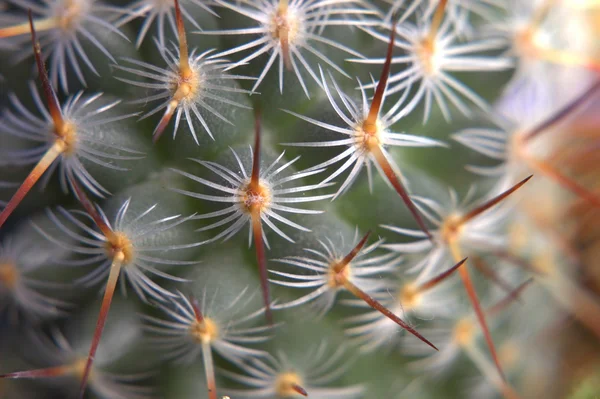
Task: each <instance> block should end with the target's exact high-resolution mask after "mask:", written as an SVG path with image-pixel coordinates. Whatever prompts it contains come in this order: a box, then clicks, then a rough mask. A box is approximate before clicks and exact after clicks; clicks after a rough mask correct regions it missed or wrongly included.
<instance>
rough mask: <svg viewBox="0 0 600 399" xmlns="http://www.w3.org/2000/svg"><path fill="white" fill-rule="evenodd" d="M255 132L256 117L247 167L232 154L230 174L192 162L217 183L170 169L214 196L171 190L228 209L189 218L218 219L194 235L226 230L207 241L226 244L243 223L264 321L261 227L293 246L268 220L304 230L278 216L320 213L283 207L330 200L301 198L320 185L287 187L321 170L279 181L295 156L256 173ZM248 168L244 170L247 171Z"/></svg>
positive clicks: (266, 295) (265, 295) (267, 302)
mask: <svg viewBox="0 0 600 399" xmlns="http://www.w3.org/2000/svg"><path fill="white" fill-rule="evenodd" d="M260 130H261V126H260V116H259V115H257V116H256V126H255V142H254V151H253V150H252V148H250V158H252V166H251V168H247V167H246V166H244V164H243V163H242V160H241V159H240V157H239V155H238V154H237V153H236V152H235V151H234V150H232V153H233V156H234V158H235V161H236V163H237V166H238V167H239V169H238V170H237V171H234V170H231V169H229V168H227V167H225V166H223V165H220V164H218V163H215V162H209V161H201V160H194V161H195V162H197V163H198V164H200V165H201V166H203V167H205V168H207V169H208V170H209V171H211V172H212V173H214V174H215V175H216V176H217V177H218V180H217V182H215V181H212V180H208V179H205V178H202V177H200V176H195V175H193V174H190V173H187V172H184V171H181V170H174V171H175V172H177V173H179V174H181V175H183V176H185V177H187V178H189V179H191V180H193V181H195V182H197V183H200V184H201V185H203V186H205V187H208V188H209V189H212V190H213V191H216V192H217V193H218V195H209V194H203V193H197V192H193V191H188V190H181V189H174V191H176V192H178V193H181V194H184V195H187V196H190V197H192V198H198V199H201V200H205V201H211V202H217V203H226V204H231V205H229V206H227V207H225V208H223V209H221V210H218V211H215V212H210V213H205V214H201V215H197V216H194V218H195V219H213V218H219V220H218V221H216V222H214V223H212V224H209V225H208V226H205V227H203V228H201V229H199V230H200V231H205V230H212V229H214V228H217V227H221V226H225V225H229V226H228V227H227V228H225V229H224V230H223V231H221V232H220V233H218V234H217V235H215V236H214V237H213V238H212V239H211V240H210V241H216V240H219V239H223V240H228V239H230V238H231V237H233V236H234V235H235V234H237V233H238V232H239V231H240V230H241V229H242V228H243V227H244V226H246V225H247V224H249V225H250V232H249V237H248V242H249V245H251V244H252V241H253V240H254V245H255V247H256V257H257V263H258V267H259V272H260V278H261V284H262V290H263V299H264V304H265V307H266V308H267V312H266V314H267V317H268V318H269V319H270V318H271V314H270V302H271V300H270V294H269V286H268V281H267V266H266V258H265V252H264V246H265V245H266V246H267V248H269V242H268V240H267V237H266V235H265V233H264V229H263V223H264V224H265V225H267V226H268V227H269V228H270V229H271V230H273V231H274V232H275V233H276V234H277V235H279V236H280V237H282V238H284V239H286V240H288V241H290V242H294V241H293V240H292V238H290V237H289V236H288V235H287V234H285V233H284V232H283V231H282V230H281V229H280V228H279V227H278V226H277V225H275V223H274V222H273V221H272V219H273V220H276V221H277V222H280V223H281V224H283V225H286V226H288V227H292V228H294V229H298V230H301V231H310V230H309V229H307V228H306V227H303V226H301V225H300V224H298V223H296V222H294V221H292V220H290V219H288V218H287V217H285V216H282V215H281V213H282V212H285V213H292V214H296V215H317V214H321V213H323V211H319V210H312V209H302V208H296V207H291V206H288V205H287V204H298V203H305V202H313V201H319V200H323V199H327V198H331V196H332V195H331V194H324V195H306V193H307V192H309V191H312V190H316V189H320V188H322V187H324V185H322V184H311V185H304V186H293V185H288V183H295V182H296V181H297V180H299V179H302V178H304V177H307V176H312V175H314V174H317V173H320V172H322V170H321V169H318V170H311V171H300V172H296V173H292V174H288V175H287V176H285V177H282V174H283V172H284V171H285V170H286V169H288V168H290V167H291V166H292V165H293V164H294V163H295V162H296V161H297V160H298V159H299V158H300V157H296V158H294V159H292V160H291V161H287V162H283V163H281V160H282V159H283V156H284V154H285V153H282V154H281V155H279V156H278V157H277V158H276V159H275V161H273V162H272V163H271V164H270V165H268V166H267V167H266V168H261V167H260V151H261V149H260V137H261V133H260ZM248 169H250V171H249V172H248Z"/></svg>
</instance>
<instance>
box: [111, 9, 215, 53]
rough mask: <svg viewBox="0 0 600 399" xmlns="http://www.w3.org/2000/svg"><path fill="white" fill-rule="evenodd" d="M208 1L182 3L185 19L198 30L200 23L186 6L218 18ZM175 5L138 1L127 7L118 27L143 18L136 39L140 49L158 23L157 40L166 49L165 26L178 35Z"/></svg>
mask: <svg viewBox="0 0 600 399" xmlns="http://www.w3.org/2000/svg"><path fill="white" fill-rule="evenodd" d="M209 4H211V3H210V2H208V1H206V0H183V1H181V5H180V8H181V14H182V15H183V16H184V17H185V19H186V20H187V21H188V22H189V23H191V24H192V25H193V26H194V27H195V28H196V29H198V30H202V28H201V27H200V25H199V24H198V21H196V19H195V18H194V15H192V14H191V13H190V12H189V11H188V8H186V6H192V8H201V9H202V10H203V11H205V12H207V13H209V14H212V15H213V16H215V17H218V15H217V13H216V12H214V11H213V10H212V9H211V8H210V6H209ZM174 7H175V4H174V2H173V0H137V1H134V2H133V3H131V4H129V5H127V6H126V7H125V9H124V10H123V11H122V12H123V13H124V14H126V15H124V16H123V17H122V18H120V19H119V20H118V21H117V22H116V25H117V26H121V25H124V24H127V23H128V22H129V21H131V20H133V19H135V18H143V19H144V22H143V23H142V26H141V27H140V29H139V32H138V34H137V39H136V43H135V44H136V46H137V47H140V45H141V44H142V42H143V41H144V38H145V37H146V35H147V34H148V31H149V30H150V28H151V27H152V24H153V23H154V22H156V30H157V31H158V32H157V38H158V46H159V48H164V47H165V44H166V43H165V34H166V28H165V25H166V24H168V25H169V27H170V28H171V31H172V32H173V33H175V34H177V22H176V20H175V18H174V17H173V8H174Z"/></svg>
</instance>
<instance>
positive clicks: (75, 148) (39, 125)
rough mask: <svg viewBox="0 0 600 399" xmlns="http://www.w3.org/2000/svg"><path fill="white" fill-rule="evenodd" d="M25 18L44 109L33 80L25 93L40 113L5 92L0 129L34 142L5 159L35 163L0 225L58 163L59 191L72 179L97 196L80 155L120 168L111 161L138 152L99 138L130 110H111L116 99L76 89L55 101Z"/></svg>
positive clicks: (0, 218)
mask: <svg viewBox="0 0 600 399" xmlns="http://www.w3.org/2000/svg"><path fill="white" fill-rule="evenodd" d="M29 18H30V29H31V33H32V43H33V48H34V54H35V59H36V63H37V66H38V70H39V74H40V79H41V81H42V88H43V91H44V96H45V99H46V102H47V103H48V109H46V107H45V106H44V103H43V101H42V99H41V98H40V95H39V93H38V91H37V89H36V88H35V86H34V85H33V84H32V85H31V94H32V97H33V100H34V102H35V105H36V108H37V112H39V113H40V114H41V116H38V115H36V114H35V113H34V112H32V111H30V110H28V109H27V108H26V107H25V106H24V105H23V104H22V103H21V101H20V100H19V99H18V98H17V97H16V96H15V95H13V94H11V95H9V98H10V101H11V104H12V106H13V108H14V111H12V110H10V109H9V110H7V111H6V112H5V113H4V115H3V119H2V120H3V122H4V123H3V126H2V128H1V129H2V130H3V131H5V132H6V133H7V134H11V135H13V136H16V137H19V138H22V139H25V140H31V141H33V142H36V143H40V144H39V145H38V146H37V147H34V148H31V149H26V150H17V151H14V150H13V151H11V150H6V153H5V157H6V161H7V162H8V163H13V162H14V163H16V164H30V163H35V162H36V161H37V164H36V166H35V167H34V168H33V170H32V171H31V172H30V174H29V175H28V176H27V178H26V179H25V181H24V182H23V184H22V185H21V186H20V187H19V189H18V190H17V191H16V193H15V194H14V195H13V197H12V198H11V199H10V201H9V202H8V204H7V205H6V207H5V208H4V210H3V211H2V213H0V227H2V225H3V224H4V222H5V221H6V219H7V218H8V217H9V216H10V215H11V213H12V212H13V211H14V210H15V208H16V207H17V206H18V205H19V203H20V202H21V201H22V200H23V198H24V197H25V196H26V195H27V193H28V192H29V190H31V188H32V187H33V185H34V184H35V183H36V182H37V181H38V180H39V179H40V178H41V177H42V175H43V174H44V173H46V172H47V173H46V176H50V174H51V172H53V171H54V170H56V168H59V174H60V182H61V186H62V188H63V190H64V191H66V190H67V187H68V188H70V189H71V190H73V189H74V188H73V185H72V182H74V181H76V182H78V184H81V185H82V186H83V187H85V188H86V189H87V190H88V191H89V192H91V193H92V194H94V195H96V196H99V197H103V196H104V195H106V194H108V191H107V190H106V189H105V188H104V187H103V186H102V185H101V184H100V183H99V182H98V181H97V180H96V179H95V178H94V177H93V176H92V175H91V174H90V173H89V172H88V171H87V170H86V168H85V166H84V164H83V162H82V161H85V162H88V163H90V164H96V165H99V166H102V167H105V168H109V169H113V170H126V169H125V168H123V167H120V166H118V165H115V164H114V163H113V162H114V161H118V160H130V161H131V160H137V159H140V158H143V156H142V155H141V154H140V153H139V152H137V151H133V150H129V149H126V148H122V147H120V146H119V147H117V146H115V145H111V144H110V143H106V142H104V141H103V140H102V139H101V134H100V133H101V132H100V129H105V128H106V127H107V126H111V125H112V124H114V123H116V122H118V121H121V120H123V119H126V118H129V117H131V116H134V114H129V115H116V116H115V115H114V114H111V112H110V111H111V109H113V108H114V107H115V106H116V105H117V104H119V102H120V101H119V100H117V101H113V102H109V103H107V102H106V101H103V100H102V99H100V97H101V94H95V95H92V96H86V95H83V93H82V92H79V93H78V94H76V95H75V96H73V97H71V98H69V99H68V100H67V102H66V103H65V104H64V105H63V106H62V107H61V106H60V104H59V103H58V99H57V97H56V94H55V92H54V90H53V88H52V85H51V84H50V81H49V80H48V75H47V73H46V69H45V67H44V64H43V61H42V54H41V48H40V46H39V43H38V42H37V39H36V34H35V30H34V26H33V20H32V17H31V14H30V15H29ZM105 113H108V115H109V116H105ZM40 157H41V158H40ZM48 178H49V177H47V178H46V180H45V181H47V179H48Z"/></svg>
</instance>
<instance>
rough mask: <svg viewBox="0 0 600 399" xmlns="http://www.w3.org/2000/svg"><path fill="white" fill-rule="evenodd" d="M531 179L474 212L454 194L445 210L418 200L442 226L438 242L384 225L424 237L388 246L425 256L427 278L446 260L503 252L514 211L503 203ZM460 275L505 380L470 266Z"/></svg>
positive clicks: (422, 263)
mask: <svg viewBox="0 0 600 399" xmlns="http://www.w3.org/2000/svg"><path fill="white" fill-rule="evenodd" d="M531 177H532V176H529V177H527V178H526V179H524V180H522V181H521V182H519V183H517V184H516V185H514V186H513V187H511V188H509V189H508V190H506V191H504V192H502V193H501V194H499V195H497V196H495V197H492V198H489V199H487V200H486V201H484V202H483V203H481V204H480V205H478V206H476V207H473V208H472V209H471V210H470V211H465V210H464V209H461V208H464V207H465V204H462V206H460V205H459V203H458V200H457V197H456V195H455V194H454V193H453V192H451V193H450V199H451V201H450V207H444V206H443V205H442V204H440V203H439V202H437V201H435V200H432V199H429V198H415V200H417V201H418V202H417V203H418V204H420V209H421V211H422V212H423V214H424V215H425V216H426V217H427V219H428V220H429V221H430V222H432V223H433V224H434V225H436V226H438V227H437V229H436V230H434V231H433V236H434V237H435V239H434V240H433V241H432V240H429V239H426V238H425V236H424V234H423V233H422V232H420V231H418V230H412V229H405V228H400V227H394V226H388V225H383V226H382V227H384V228H387V229H389V230H391V231H394V232H397V233H400V234H402V235H405V236H409V237H419V238H421V239H420V240H417V241H414V242H409V243H400V244H386V245H385V247H386V248H388V249H390V250H392V251H396V252H400V253H401V254H406V253H413V254H423V255H424V257H423V259H422V260H421V261H420V262H418V263H417V265H415V266H414V268H415V269H417V270H422V271H421V273H423V274H424V275H425V276H431V275H433V274H434V269H435V268H436V267H439V265H440V264H446V263H447V262H445V263H444V261H446V260H448V259H453V260H454V262H459V261H461V260H462V259H464V257H465V255H466V256H471V254H472V253H474V254H482V253H483V254H488V253H490V252H491V253H492V254H493V253H494V252H495V251H498V250H499V249H500V250H501V249H503V246H504V244H505V237H504V236H503V235H502V234H501V230H500V227H501V226H502V222H504V221H506V216H507V214H508V212H510V211H512V209H511V208H510V207H509V206H507V203H503V201H504V200H505V199H506V198H507V197H508V196H510V195H511V194H512V193H514V192H515V191H517V190H518V189H519V188H520V187H522V186H523V185H524V184H525V183H526V182H527V181H528V180H529V179H530V178H531ZM469 197H470V195H467V196H466V199H467V200H470V199H471V198H469ZM498 205H499V206H498ZM458 272H459V274H460V277H461V279H462V282H463V285H464V287H465V290H466V292H467V294H468V297H469V300H470V302H471V305H472V307H473V310H474V311H475V314H476V316H477V319H478V322H479V325H480V326H481V329H482V331H483V334H484V337H485V340H486V343H487V345H488V348H489V350H490V353H491V355H492V358H493V360H494V363H495V364H496V368H497V371H498V373H499V375H500V376H502V378H503V373H502V369H501V367H500V363H499V360H498V356H497V353H496V349H495V346H494V343H493V341H492V337H491V334H490V331H489V328H488V325H487V322H486V319H485V315H484V313H483V310H482V309H481V305H480V304H479V299H478V297H477V292H476V291H475V287H474V285H473V282H472V280H471V277H470V274H469V271H468V269H467V268H466V267H461V268H459V269H458Z"/></svg>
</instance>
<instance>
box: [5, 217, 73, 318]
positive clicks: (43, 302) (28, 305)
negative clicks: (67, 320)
mask: <svg viewBox="0 0 600 399" xmlns="http://www.w3.org/2000/svg"><path fill="white" fill-rule="evenodd" d="M28 233H31V231H28V230H26V229H24V228H21V229H19V230H18V231H16V232H13V233H11V234H10V235H7V236H5V237H4V238H3V240H2V242H0V315H5V314H6V315H7V316H8V320H9V321H15V322H19V321H20V319H21V318H23V319H24V321H29V322H31V321H35V322H38V321H39V320H46V319H49V318H56V317H60V316H65V315H66V314H67V312H68V311H69V310H70V309H71V308H72V307H73V305H72V304H70V303H68V302H66V301H64V300H61V299H59V297H58V290H61V289H64V288H66V286H64V287H63V286H61V285H60V284H57V283H53V282H51V281H45V280H43V279H42V278H40V277H36V276H35V274H36V272H38V271H40V270H41V269H43V268H44V267H47V266H49V265H57V264H60V263H61V261H66V259H67V251H65V250H62V249H57V250H52V249H50V248H45V247H43V246H40V245H39V244H40V243H39V242H38V241H37V240H36V239H35V238H34V237H31V236H30V235H29V234H28ZM52 294H54V295H52Z"/></svg>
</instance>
